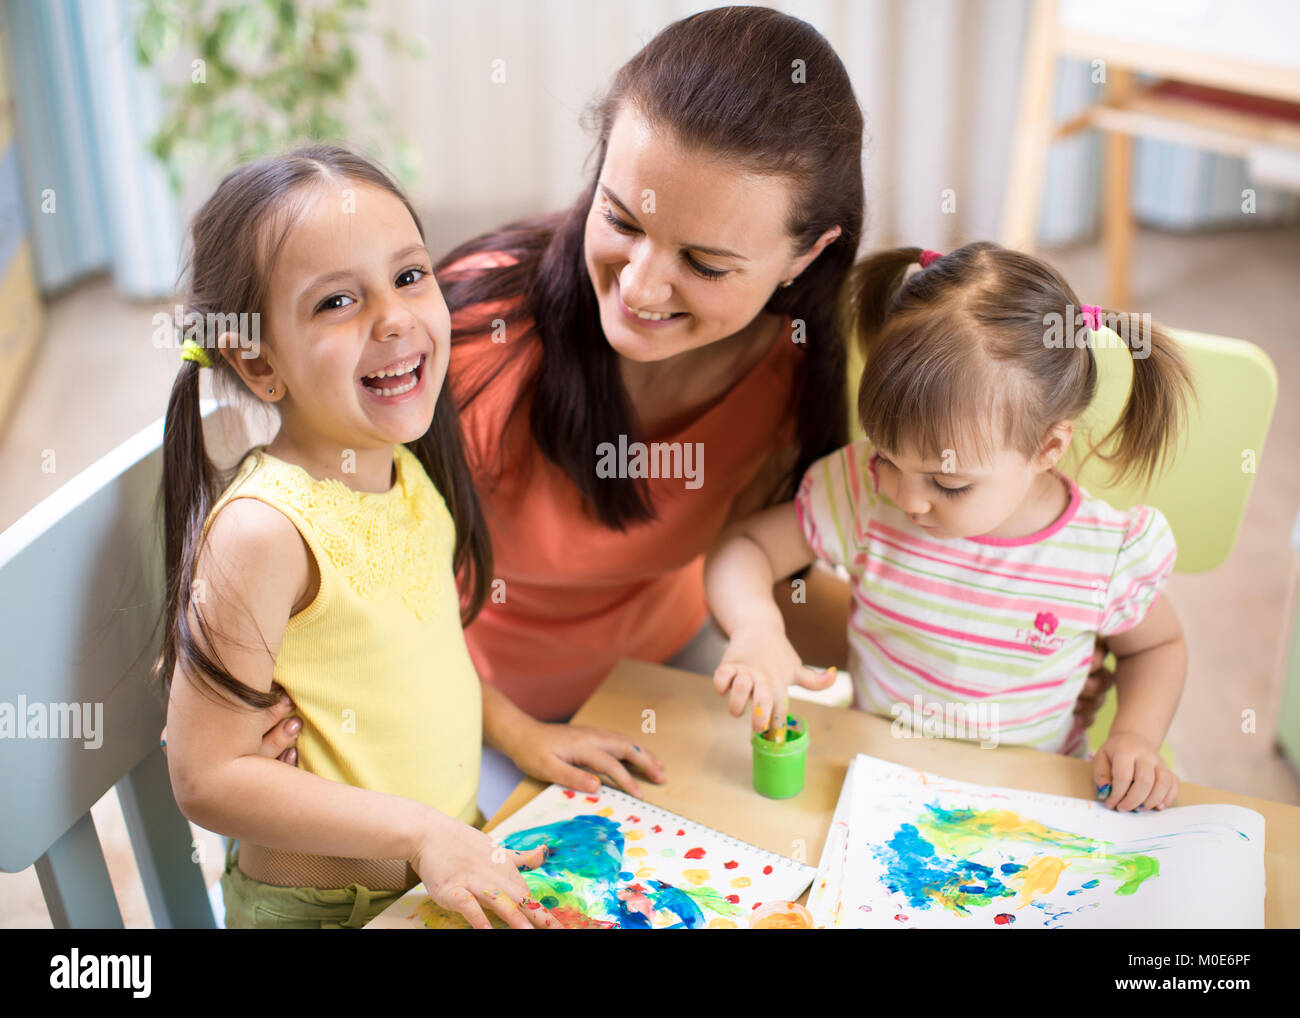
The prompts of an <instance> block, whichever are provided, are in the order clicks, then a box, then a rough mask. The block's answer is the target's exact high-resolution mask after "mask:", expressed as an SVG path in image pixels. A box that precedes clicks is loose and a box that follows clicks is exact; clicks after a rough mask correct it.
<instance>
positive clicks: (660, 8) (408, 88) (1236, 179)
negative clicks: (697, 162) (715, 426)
mask: <svg viewBox="0 0 1300 1018" xmlns="http://www.w3.org/2000/svg"><path fill="white" fill-rule="evenodd" d="M1030 2H1031V0H923V2H916V0H802V2H794V0H791V2H773V3H771V4H770V6H773V7H776V8H778V9H780V10H782V11H785V12H786V13H789V14H791V15H794V16H796V17H799V18H802V19H804V20H805V21H808V22H810V23H811V24H812V25H814V26H815V27H816V28H817V29H818V30H819V31H821V32H822V34H824V35H825V36H826V37H827V39H828V40H829V41H830V43H831V45H832V46H833V47H834V48H835V50H836V52H837V53H838V54H839V55H840V58H841V59H842V60H843V62H844V64H845V67H846V68H847V69H848V71H849V74H850V77H851V78H852V80H853V84H854V90H855V92H856V94H857V96H858V100H859V102H860V103H861V105H862V108H863V111H864V113H865V115H866V120H867V132H868V135H869V139H868V145H867V149H866V151H865V156H864V169H865V174H866V180H867V197H868V210H867V212H868V218H867V227H866V231H865V240H866V243H867V244H868V245H869V246H882V245H889V244H918V245H921V246H924V247H932V248H935V249H937V250H946V249H948V248H951V247H952V246H954V245H958V244H961V243H964V242H966V241H969V240H974V239H996V237H997V233H998V226H999V222H1000V217H1001V208H1002V199H1003V193H1002V192H1003V187H1004V182H1005V179H1006V172H1007V162H1008V156H1009V150H1010V142H1011V133H1012V129H1013V122H1014V118H1015V113H1016V104H1017V100H1018V96H1019V85H1020V68H1021V61H1022V56H1023V52H1022V47H1023V45H1024V37H1025V31H1026V27H1027V20H1028V11H1029V3H1030ZM710 6H712V5H711V4H699V3H683V2H674V0H603V2H600V3H591V2H589V0H479V2H476V3H472V4H470V3H465V2H463V0H397V2H394V3H388V4H383V5H381V6H380V7H379V8H377V11H376V13H377V15H378V16H379V18H380V20H381V21H385V22H387V23H388V24H390V25H391V26H393V27H394V28H397V29H399V30H400V31H401V32H402V33H403V34H405V35H408V36H415V37H419V38H421V39H422V40H423V41H424V44H425V46H426V49H427V56H426V57H425V58H424V59H422V60H418V61H416V60H396V59H383V58H382V57H381V56H380V54H379V53H378V51H377V50H374V48H373V47H372V49H371V52H370V59H369V60H368V61H367V74H368V75H369V76H370V77H371V78H372V79H373V81H374V83H375V85H376V87H377V90H378V92H379V94H380V95H381V96H384V97H385V98H386V99H387V100H388V101H389V102H391V103H392V105H393V108H394V110H395V112H396V116H397V119H398V122H399V124H400V125H401V127H402V129H403V130H405V131H406V132H407V134H408V136H409V137H410V138H411V140H412V141H413V142H414V143H415V145H416V148H417V150H418V151H419V153H420V154H421V157H422V162H423V167H422V170H421V173H420V177H419V180H418V182H417V183H416V185H415V187H414V191H415V198H416V199H417V201H418V203H419V204H420V206H421V207H422V208H423V209H426V210H428V211H429V213H430V220H431V224H430V225H431V227H432V230H433V233H434V236H435V240H437V241H441V242H442V243H443V248H444V249H445V248H446V247H449V246H450V245H451V244H452V243H454V242H456V241H459V240H463V239H466V238H467V237H469V236H470V235H471V234H473V233H475V232H479V231H482V230H486V229H489V228H491V227H493V226H497V225H499V224H501V223H504V222H505V221H506V220H508V219H510V218H512V217H515V216H520V215H527V214H536V213H540V212H543V211H549V210H555V209H559V208H561V207H563V206H566V205H568V204H569V203H570V202H572V201H573V199H574V198H575V197H576V196H577V194H578V192H579V190H580V189H581V187H582V185H583V183H584V182H585V180H586V179H587V171H586V170H585V169H584V160H585V158H586V156H587V154H588V152H589V150H590V141H591V139H590V136H589V135H588V134H586V133H584V132H583V131H582V129H581V128H580V126H579V123H578V119H579V114H580V113H581V111H582V109H583V108H584V107H585V106H586V105H587V104H588V103H589V102H590V101H591V100H592V99H593V98H594V97H595V96H596V95H597V94H599V93H600V92H601V91H602V90H603V89H604V88H605V87H607V86H608V84H609V82H610V80H611V78H612V76H613V74H614V72H615V71H616V70H617V68H618V67H619V66H620V65H621V64H622V63H623V62H624V61H626V60H627V59H628V58H629V57H631V56H632V55H633V53H635V52H636V50H637V49H638V48H639V47H640V46H641V45H642V44H644V43H645V42H646V41H648V40H649V39H650V38H651V36H653V35H654V34H655V33H656V32H657V31H658V30H659V29H661V28H663V27H664V26H665V25H667V24H668V23H669V22H670V21H673V20H674V19H676V18H679V17H684V16H685V15H687V14H691V13H694V12H695V11H698V10H704V9H707V8H708V7H710ZM494 61H500V63H499V64H494ZM494 67H495V68H496V69H497V71H498V74H497V78H498V79H500V78H501V77H502V73H503V75H504V80H496V81H494V80H493V71H494ZM1096 91H1097V86H1094V85H1092V83H1091V81H1090V69H1089V67H1088V66H1087V65H1085V64H1082V63H1078V62H1072V61H1061V62H1060V63H1059V65H1058V74H1057V83H1056V96H1055V103H1056V112H1057V115H1058V117H1059V118H1061V119H1064V118H1065V117H1066V116H1067V115H1068V114H1069V113H1070V112H1071V111H1073V110H1077V109H1078V108H1079V107H1081V106H1082V105H1084V104H1085V103H1087V102H1088V101H1090V100H1091V99H1092V98H1093V97H1094V95H1095V93H1096ZM363 113H364V111H358V114H359V115H363ZM1101 155H1102V150H1101V145H1100V140H1099V138H1098V137H1097V136H1096V135H1095V134H1091V133H1086V134H1083V135H1079V136H1076V137H1073V138H1070V139H1067V140H1065V141H1063V142H1060V143H1058V144H1057V145H1055V146H1053V149H1052V152H1051V156H1050V158H1049V169H1048V180H1047V186H1046V196H1047V197H1046V201H1045V202H1044V209H1043V213H1042V218H1041V221H1040V236H1041V240H1042V243H1043V244H1044V245H1049V246H1050V245H1055V244H1064V243H1068V242H1071V241H1075V240H1080V239H1085V238H1088V237H1090V236H1093V235H1094V234H1095V233H1096V232H1097V229H1098V220H1099V211H1100V188H1101ZM1134 178H1135V179H1134V194H1133V200H1134V208H1135V211H1136V214H1137V216H1138V218H1139V220H1140V221H1141V222H1144V223H1147V224H1150V225H1155V226H1161V227H1168V228H1184V229H1191V228H1197V227H1204V226H1209V225H1213V224H1215V223H1217V222H1219V221H1221V220H1224V219H1226V218H1227V217H1228V216H1229V215H1231V216H1232V221H1233V222H1239V221H1240V219H1241V217H1240V215H1239V213H1237V212H1236V210H1239V207H1240V202H1241V188H1242V187H1244V186H1252V185H1250V184H1249V183H1248V181H1247V179H1246V171H1245V167H1244V165H1243V164H1242V162H1241V161H1240V160H1234V159H1227V158H1224V157H1220V156H1214V155H1211V154H1208V153H1204V152H1198V151H1194V150H1190V149H1186V148H1183V147H1180V146H1176V145H1172V144H1169V143H1165V142H1151V141H1141V142H1139V143H1138V145H1137V146H1136V154H1135V168H1134ZM1257 190H1258V191H1259V199H1258V201H1259V212H1258V214H1257V215H1256V216H1252V217H1251V220H1252V221H1253V222H1254V223H1256V224H1259V223H1263V222H1268V221H1276V219H1278V218H1289V219H1294V218H1295V216H1296V212H1297V202H1296V198H1295V196H1294V195H1287V194H1278V193H1276V192H1271V191H1268V190H1267V189H1264V188H1258V189H1257ZM946 199H947V200H946ZM949 210H951V211H949Z"/></svg>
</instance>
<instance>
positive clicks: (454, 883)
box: [410, 814, 564, 930]
mask: <svg viewBox="0 0 1300 1018" xmlns="http://www.w3.org/2000/svg"><path fill="white" fill-rule="evenodd" d="M545 858H546V846H545V845H539V846H538V847H537V848H535V849H533V850H532V851H531V852H513V851H511V850H510V849H507V848H501V847H499V846H497V845H494V844H493V843H492V839H491V838H489V837H488V836H487V835H486V834H484V833H483V832H482V831H476V830H475V829H474V828H473V827H470V826H469V825H467V824H462V823H460V822H459V821H457V820H453V819H451V818H450V817H447V816H443V815H441V814H439V816H438V818H437V820H435V823H434V827H433V829H432V830H431V831H430V832H429V833H428V834H426V835H425V837H424V839H423V840H422V841H421V843H420V847H419V848H418V849H417V850H416V852H415V855H414V856H413V857H412V859H411V860H410V862H411V868H412V869H413V870H415V873H416V875H417V876H418V877H419V878H420V879H421V880H422V881H423V882H424V887H425V890H426V891H428V892H429V897H430V898H432V899H433V901H434V904H436V905H438V906H439V907H440V908H443V909H446V910H447V911H449V912H459V913H460V914H461V915H463V916H464V917H465V921H466V922H468V923H469V924H470V926H472V927H474V928H475V929H476V930H490V929H491V928H492V923H491V922H490V921H489V920H488V918H487V916H486V915H485V914H484V912H483V909H484V908H488V909H490V910H491V911H493V912H495V913H496V914H497V915H499V916H500V917H501V919H502V920H503V921H504V922H505V923H506V925H507V926H510V927H512V928H514V929H516V930H531V929H547V930H558V929H563V928H564V927H563V924H561V923H560V921H559V920H558V919H556V918H555V916H553V915H551V913H550V912H549V911H547V910H546V909H545V908H543V907H542V905H541V903H540V902H538V901H536V900H535V899H534V898H533V897H532V893H531V892H530V891H529V890H528V884H527V883H525V882H524V878H523V877H521V876H520V875H519V870H520V869H532V868H533V867H534V866H537V865H540V864H541V863H542V861H543V860H545Z"/></svg>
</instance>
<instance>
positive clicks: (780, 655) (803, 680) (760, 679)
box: [713, 627, 835, 732]
mask: <svg viewBox="0 0 1300 1018" xmlns="http://www.w3.org/2000/svg"><path fill="white" fill-rule="evenodd" d="M834 681H835V669H834V668H830V669H827V670H826V671H819V670H818V669H816V668H809V667H808V666H807V665H805V664H804V663H803V662H802V661H801V660H800V659H799V655H798V653H796V651H795V649H794V647H793V646H791V644H790V641H789V640H787V639H786V637H785V634H784V633H778V632H774V631H773V630H772V629H770V628H766V627H754V628H742V629H737V630H736V631H735V633H733V634H732V637H731V642H730V643H728V644H727V652H726V653H725V654H724V655H723V656H722V663H721V664H720V665H718V668H717V670H716V671H715V672H714V673H713V688H714V689H716V690H717V691H718V695H719V696H726V695H727V692H728V690H730V692H731V697H730V699H729V701H728V703H727V709H728V710H730V711H731V716H732V717H737V718H738V717H740V715H741V714H742V713H744V710H745V705H746V704H747V703H748V702H749V701H750V700H751V699H752V700H753V701H754V709H753V710H752V711H751V712H750V727H752V728H753V730H754V731H756V732H761V731H764V730H765V729H766V728H767V727H768V725H769V723H770V721H771V719H772V718H773V717H774V716H775V717H777V718H784V717H785V716H786V713H787V712H788V711H789V709H790V698H789V694H788V690H789V688H790V686H792V685H798V686H803V687H804V688H805V689H825V688H826V687H827V686H829V685H831V684H832V683H833V682H834Z"/></svg>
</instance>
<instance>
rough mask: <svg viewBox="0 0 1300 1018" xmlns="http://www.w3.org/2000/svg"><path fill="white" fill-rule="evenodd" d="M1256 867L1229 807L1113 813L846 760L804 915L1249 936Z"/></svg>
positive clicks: (901, 923) (1258, 832) (1247, 814)
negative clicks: (1227, 930) (1225, 930)
mask: <svg viewBox="0 0 1300 1018" xmlns="http://www.w3.org/2000/svg"><path fill="white" fill-rule="evenodd" d="M1263 853H1264V821H1263V818H1262V817H1261V816H1260V815H1259V814H1258V813H1256V812H1254V811H1253V810H1247V809H1243V808H1241V807H1239V806H1226V805H1223V806H1184V807H1177V808H1174V809H1169V810H1163V811H1160V812H1151V813H1142V814H1131V813H1116V812H1114V811H1113V810H1108V809H1106V808H1105V807H1104V806H1102V805H1101V804H1100V803H1096V802H1090V801H1087V800H1084V799H1071V798H1067V797H1064V796H1053V795H1042V794H1038V793H1033V792H1023V791H1019V790H1016V789H1009V788H991V787H986V786H980V785H973V784H968V783H965V782H960V781H954V780H951V779H948V778H943V777H940V776H938V775H934V774H928V773H926V772H923V771H917V770H913V769H911V768H907V767H901V766H898V765H896V764H890V763H886V762H885V761H881V760H875V759H872V758H870V757H866V756H859V757H858V758H857V759H856V760H855V761H854V763H853V765H852V767H851V768H850V770H849V775H848V777H847V778H846V779H845V785H844V790H843V792H842V793H841V801H840V806H839V807H838V808H837V810H836V817H835V819H834V820H833V821H832V826H831V831H830V834H829V836H828V838H827V845H826V850H825V851H824V852H823V856H822V863H821V866H820V868H819V872H818V875H817V878H816V879H815V881H814V886H813V891H812V894H811V895H810V899H809V907H810V911H811V912H812V914H813V918H814V923H815V925H817V926H820V927H833V928H846V927H847V928H867V927H894V928H935V927H939V928H954V927H956V928H976V929H979V928H990V927H993V928H1004V929H1043V928H1047V929H1058V928H1063V927H1074V928H1078V927H1112V928H1113V927H1127V926H1134V927H1151V926H1162V927H1164V926H1167V927H1243V926H1262V925H1263V923H1264V856H1263Z"/></svg>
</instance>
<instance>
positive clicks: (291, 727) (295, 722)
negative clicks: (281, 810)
mask: <svg viewBox="0 0 1300 1018" xmlns="http://www.w3.org/2000/svg"><path fill="white" fill-rule="evenodd" d="M276 688H279V687H276ZM293 707H294V704H293V701H292V700H290V699H289V694H288V693H286V692H285V691H284V690H283V689H281V690H280V699H279V701H278V702H277V703H276V704H275V705H274V706H273V707H268V708H267V709H266V710H265V711H264V712H263V713H264V714H265V715H266V725H267V729H266V734H265V735H263V736H262V747H261V749H259V750H258V753H259V754H260V755H261V756H265V757H270V758H271V759H273V760H283V761H284V762H285V763H287V764H292V765H293V766H297V764H298V749H297V747H296V746H294V743H295V742H297V741H298V734H299V733H300V732H301V731H302V718H296V717H291V716H290V715H291V714H292V713H293ZM159 744H160V745H161V746H162V751H163V753H164V754H165V753H166V752H167V726H166V725H164V726H163V730H162V735H161V736H160V737H159Z"/></svg>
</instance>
